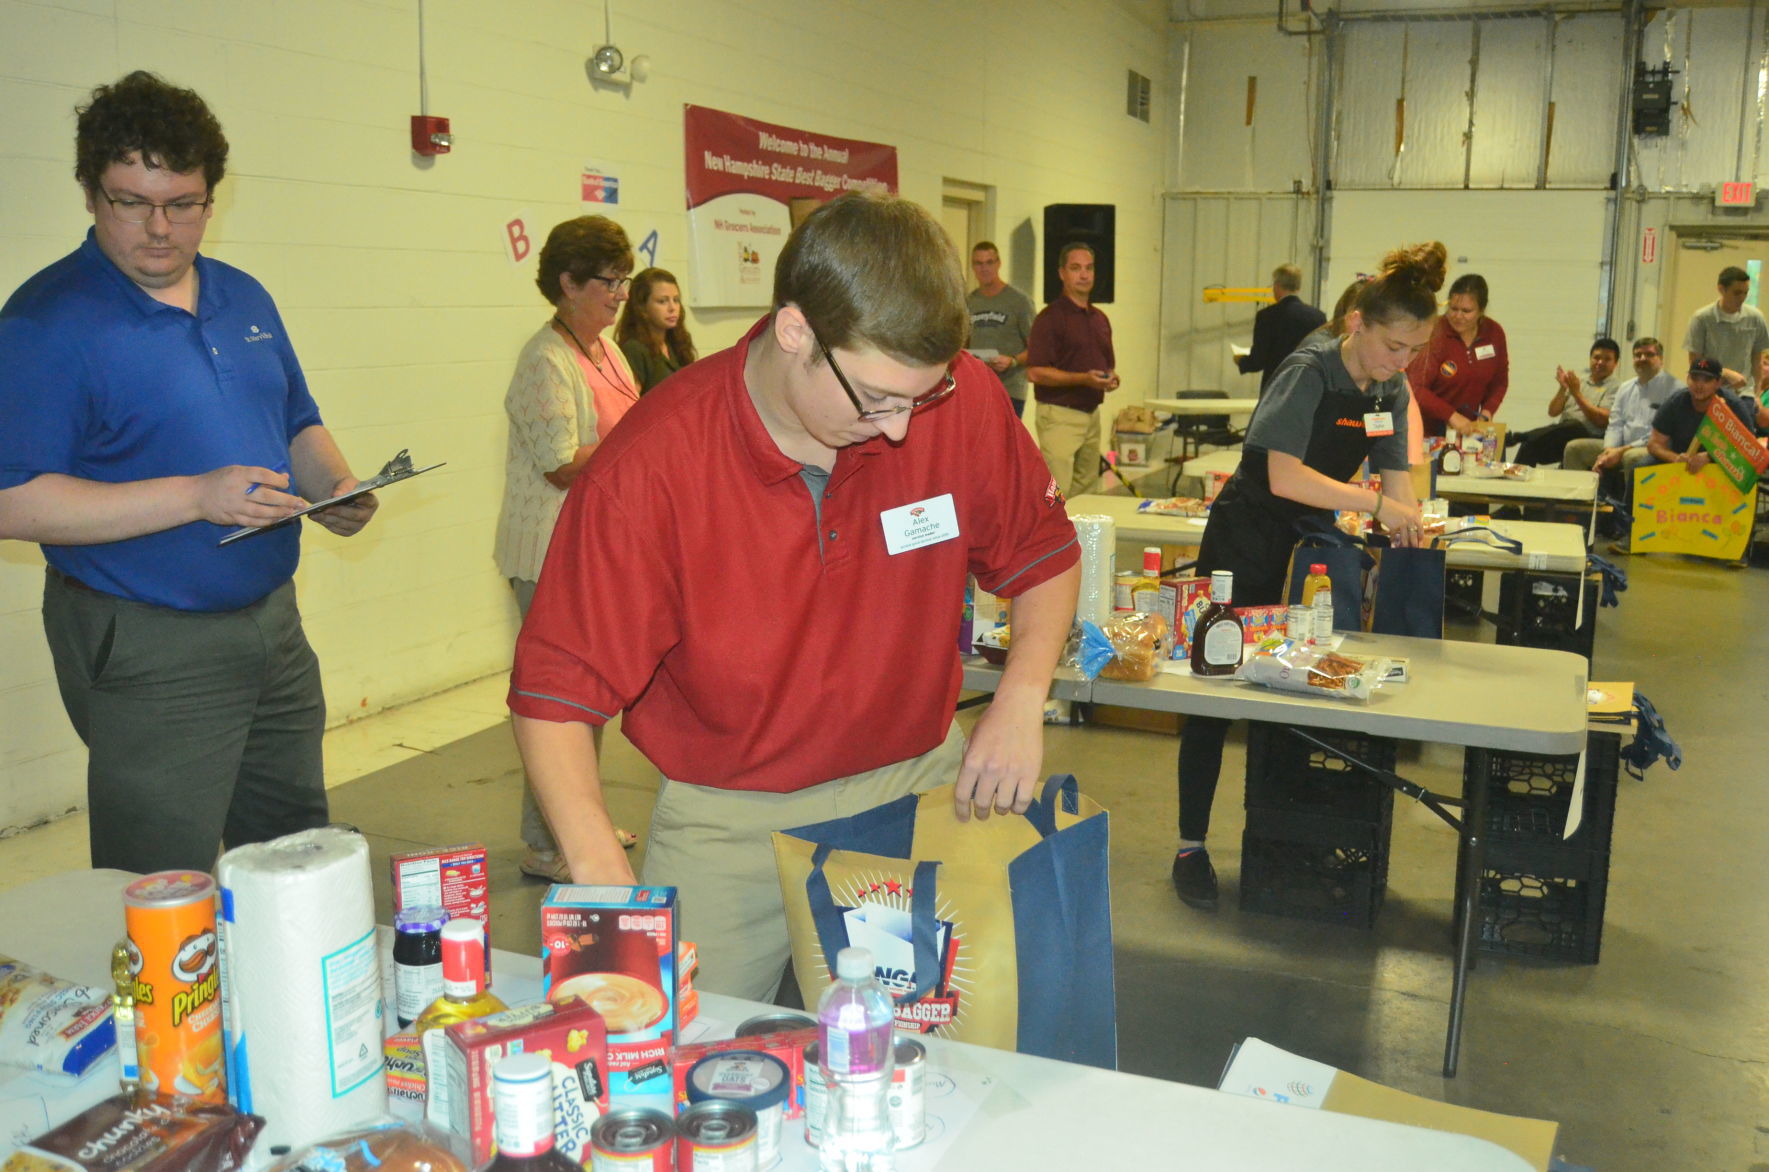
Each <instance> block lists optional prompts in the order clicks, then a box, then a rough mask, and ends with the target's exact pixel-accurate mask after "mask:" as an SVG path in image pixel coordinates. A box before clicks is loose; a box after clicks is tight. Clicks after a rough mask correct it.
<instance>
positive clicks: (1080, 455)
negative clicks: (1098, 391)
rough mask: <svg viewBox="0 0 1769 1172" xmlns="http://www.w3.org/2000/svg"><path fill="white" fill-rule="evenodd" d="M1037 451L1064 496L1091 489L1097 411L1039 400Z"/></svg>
mask: <svg viewBox="0 0 1769 1172" xmlns="http://www.w3.org/2000/svg"><path fill="white" fill-rule="evenodd" d="M1036 418H1037V421H1038V451H1039V452H1040V454H1042V455H1043V456H1044V463H1045V465H1046V466H1047V467H1049V468H1050V475H1051V478H1052V479H1053V480H1055V481H1056V486H1057V487H1058V488H1060V489H1062V491H1063V495H1064V496H1080V495H1081V494H1082V493H1084V492H1092V491H1093V488H1094V485H1095V484H1096V483H1097V482H1098V481H1099V412H1098V411H1077V410H1075V409H1074V408H1073V407H1059V406H1057V405H1056V404H1055V403H1040V404H1038V411H1037V414H1036Z"/></svg>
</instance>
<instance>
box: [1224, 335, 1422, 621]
mask: <svg viewBox="0 0 1769 1172" xmlns="http://www.w3.org/2000/svg"><path fill="white" fill-rule="evenodd" d="M1309 365H1311V366H1315V367H1316V373H1317V375H1318V377H1319V378H1320V379H1321V381H1322V383H1323V384H1325V386H1326V390H1325V391H1324V392H1323V393H1322V395H1321V401H1320V404H1319V406H1317V407H1316V408H1315V413H1314V423H1313V425H1312V426H1311V428H1310V429H1309V437H1308V451H1307V453H1306V454H1305V455H1304V456H1303V458H1302V462H1303V463H1304V464H1305V465H1307V466H1308V467H1310V468H1312V469H1314V470H1315V471H1316V472H1319V473H1320V474H1321V475H1323V476H1325V477H1327V478H1328V479H1329V480H1336V481H1341V482H1345V481H1349V480H1350V479H1351V477H1352V475H1353V474H1354V473H1355V472H1357V470H1358V468H1359V467H1360V466H1362V464H1363V462H1364V460H1365V459H1366V458H1367V457H1368V456H1369V454H1370V449H1371V448H1372V447H1374V446H1375V443H1376V439H1377V438H1380V437H1371V436H1370V435H1369V434H1368V433H1366V432H1365V430H1364V414H1365V412H1369V411H1390V412H1392V411H1394V410H1395V408H1396V404H1397V402H1398V401H1399V396H1398V395H1396V394H1394V393H1392V392H1390V391H1381V392H1378V393H1377V394H1374V395H1371V394H1367V393H1365V392H1363V391H1359V390H1357V389H1355V388H1336V387H1335V386H1334V385H1333V380H1332V378H1331V377H1330V375H1329V373H1328V371H1327V370H1326V369H1325V368H1324V367H1323V366H1321V365H1319V364H1318V363H1316V362H1311V363H1309ZM1332 524H1333V513H1332V511H1331V510H1329V509H1319V508H1315V507H1314V506H1312V505H1305V504H1301V503H1299V502H1297V501H1293V500H1289V499H1287V498H1284V497H1280V496H1277V495H1275V494H1274V493H1273V492H1272V490H1271V481H1270V478H1269V475H1268V472H1267V453H1266V451H1265V449H1264V448H1248V449H1246V450H1245V451H1244V452H1243V453H1242V454H1241V464H1240V467H1239V468H1237V469H1235V474H1234V475H1233V476H1231V477H1229V481H1228V483H1227V484H1225V485H1223V488H1222V493H1221V495H1219V496H1218V497H1217V498H1216V503H1215V504H1213V505H1212V506H1211V508H1210V520H1209V521H1208V522H1206V523H1205V525H1204V540H1203V542H1202V544H1200V545H1199V547H1198V568H1197V572H1198V573H1199V574H1200V575H1203V576H1205V577H1208V576H1209V575H1210V573H1211V572H1212V571H1214V570H1230V571H1233V573H1234V575H1235V593H1234V604H1235V605H1236V606H1273V605H1276V604H1277V603H1279V602H1282V601H1283V598H1284V581H1285V579H1286V577H1287V576H1288V575H1289V571H1290V551H1291V550H1292V549H1294V548H1295V545H1296V539H1297V537H1298V536H1299V535H1300V533H1301V531H1302V530H1303V529H1306V528H1312V527H1315V526H1317V525H1327V526H1331V525H1332Z"/></svg>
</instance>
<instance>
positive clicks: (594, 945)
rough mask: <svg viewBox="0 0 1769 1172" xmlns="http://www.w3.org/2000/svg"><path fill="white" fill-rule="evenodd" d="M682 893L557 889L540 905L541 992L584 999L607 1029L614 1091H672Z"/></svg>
mask: <svg viewBox="0 0 1769 1172" xmlns="http://www.w3.org/2000/svg"><path fill="white" fill-rule="evenodd" d="M676 925H677V919H676V889H675V888H674V887H620V886H615V885H612V884H608V885H598V886H587V885H573V884H564V883H561V884H555V885H554V887H553V888H552V890H550V891H548V892H547V898H546V900H545V901H544V902H542V904H541V991H542V992H543V993H544V994H545V996H546V997H547V999H548V1000H549V1001H550V1000H553V999H555V998H558V997H569V996H574V995H575V996H579V997H582V998H583V999H584V1000H586V1001H588V1002H589V1003H590V1004H591V1005H594V1006H595V1007H596V1008H597V1009H598V1010H599V1011H600V1012H601V1014H602V1017H603V1019H604V1021H605V1022H606V1024H607V1027H608V1066H607V1072H608V1089H609V1091H610V1092H611V1093H612V1094H614V1095H616V1096H617V1097H624V1096H626V1095H648V1094H659V1095H662V1094H668V1093H669V1089H670V1047H671V1046H673V1045H675V1041H676V1014H677V1009H678V1006H679V1003H680V1001H681V993H680V990H679V989H678V988H677V985H676Z"/></svg>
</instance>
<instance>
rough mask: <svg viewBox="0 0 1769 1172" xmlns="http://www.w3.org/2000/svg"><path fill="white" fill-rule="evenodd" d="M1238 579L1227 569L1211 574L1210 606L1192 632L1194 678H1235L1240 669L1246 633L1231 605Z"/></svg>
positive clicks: (1200, 616) (1199, 617) (1199, 618)
mask: <svg viewBox="0 0 1769 1172" xmlns="http://www.w3.org/2000/svg"><path fill="white" fill-rule="evenodd" d="M1234 593H1235V576H1234V574H1233V573H1232V572H1230V571H1228V570H1216V571H1214V572H1212V573H1211V575H1210V605H1209V606H1208V607H1207V608H1205V610H1204V613H1203V614H1201V615H1199V616H1198V625H1197V626H1196V627H1195V628H1194V629H1193V630H1192V674H1193V675H1195V676H1226V675H1233V674H1234V671H1235V669H1236V668H1238V667H1240V666H1241V651H1242V649H1243V647H1244V646H1245V640H1246V634H1245V632H1244V631H1243V630H1242V629H1241V620H1240V619H1239V618H1237V617H1236V615H1235V612H1234V609H1233V608H1232V607H1231V606H1230V605H1229V604H1230V603H1231V602H1232V601H1234Z"/></svg>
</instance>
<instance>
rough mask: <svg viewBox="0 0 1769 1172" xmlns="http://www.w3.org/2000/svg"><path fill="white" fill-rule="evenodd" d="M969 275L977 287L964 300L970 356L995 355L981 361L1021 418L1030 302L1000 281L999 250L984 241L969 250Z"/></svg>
mask: <svg viewBox="0 0 1769 1172" xmlns="http://www.w3.org/2000/svg"><path fill="white" fill-rule="evenodd" d="M970 268H971V272H973V273H975V274H976V277H977V287H976V288H975V289H973V290H972V291H971V292H970V294H969V295H968V296H966V297H965V299H964V302H965V305H966V306H968V307H969V309H970V344H969V346H968V347H967V349H969V350H970V351H971V353H973V354H974V353H976V352H977V351H979V350H981V351H990V350H993V351H994V352H995V354H994V356H993V357H987V358H984V359H983V361H985V362H987V363H988V364H989V367H990V369H992V370H993V371H994V372H995V376H996V377H997V378H999V379H1000V380H1001V385H1002V386H1004V387H1006V388H1007V397H1008V398H1009V399H1011V400H1013V408H1014V414H1015V415H1023V414H1024V411H1025V406H1026V340H1027V339H1028V338H1030V337H1031V336H1032V319H1033V318H1034V317H1036V316H1037V314H1036V313H1035V312H1034V311H1033V309H1032V302H1031V299H1030V298H1028V297H1027V296H1026V295H1025V294H1024V293H1021V292H1020V291H1019V290H1018V289H1015V288H1014V287H1013V286H1012V285H1009V284H1008V283H1007V282H1005V281H1003V280H1002V279H1001V250H1000V249H998V248H996V247H995V245H993V244H991V243H990V242H989V241H987V240H979V241H978V242H977V246H976V247H975V248H973V249H971V254H970Z"/></svg>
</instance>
